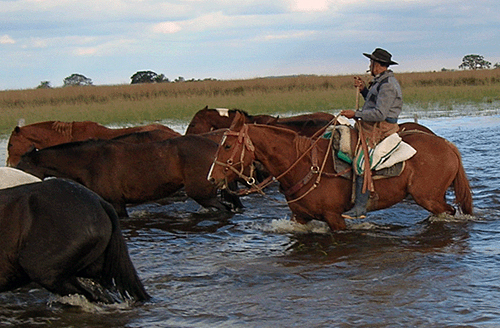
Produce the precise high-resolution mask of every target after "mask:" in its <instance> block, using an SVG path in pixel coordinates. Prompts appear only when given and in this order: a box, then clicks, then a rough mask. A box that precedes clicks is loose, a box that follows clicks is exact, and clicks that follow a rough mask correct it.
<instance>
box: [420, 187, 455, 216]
mask: <svg viewBox="0 0 500 328" xmlns="http://www.w3.org/2000/svg"><path fill="white" fill-rule="evenodd" d="M411 195H412V196H413V199H414V200H415V202H416V203H417V204H418V205H420V206H422V207H423V208H425V209H426V210H428V211H429V212H431V213H432V214H436V215H437V214H441V213H447V214H451V215H454V214H455V212H456V210H455V208H454V207H453V206H451V205H450V204H448V203H446V199H445V196H444V193H442V194H441V195H435V196H432V195H431V194H426V193H419V192H417V193H411Z"/></svg>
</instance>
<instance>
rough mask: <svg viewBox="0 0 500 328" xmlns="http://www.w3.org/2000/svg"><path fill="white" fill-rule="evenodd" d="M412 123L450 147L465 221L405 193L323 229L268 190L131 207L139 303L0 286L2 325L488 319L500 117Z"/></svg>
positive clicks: (494, 268)
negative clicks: (103, 304)
mask: <svg viewBox="0 0 500 328" xmlns="http://www.w3.org/2000/svg"><path fill="white" fill-rule="evenodd" d="M419 122H420V123H422V124H424V125H426V126H428V127H430V128H431V129H432V130H433V131H435V132H436V133H437V134H439V135H441V136H443V137H445V138H447V139H448V140H450V141H452V142H453V143H455V144H456V145H457V146H458V148H459V149H460V151H461V153H462V156H463V163H464V167H465V170H466V172H467V174H468V177H469V179H470V182H471V186H472V189H473V197H474V206H475V212H476V215H475V216H458V217H447V216H442V217H441V216H440V217H430V216H429V213H428V212H426V211H425V210H423V209H422V208H420V207H419V206H417V205H416V204H414V203H413V202H411V201H404V202H402V203H400V204H397V205H395V206H393V207H392V208H390V209H386V210H381V211H377V212H373V213H370V214H369V216H368V217H367V219H365V220H354V221H351V222H349V226H348V229H347V230H346V231H342V232H335V233H331V232H329V231H328V229H327V227H326V225H325V224H323V223H322V222H312V223H311V224H310V225H308V226H306V227H303V226H300V225H296V224H294V223H292V222H290V221H289V217H290V212H289V210H288V207H287V206H286V203H285V202H284V198H283V196H282V195H281V194H279V192H278V189H277V187H276V186H273V187H272V188H270V189H269V190H268V192H267V195H266V196H265V197H262V196H259V195H250V196H245V197H244V198H243V199H242V202H243V204H244V205H245V206H246V208H245V210H244V212H243V213H239V214H234V215H220V214H218V213H214V212H211V211H205V210H201V209H200V207H199V205H198V204H196V203H195V202H193V201H190V200H178V201H175V202H173V203H166V204H165V205H159V204H144V205H140V206H135V207H133V208H130V209H129V212H130V215H131V217H130V218H128V219H123V220H122V227H123V232H124V235H125V237H126V239H127V241H128V246H129V250H130V253H131V256H132V259H133V261H134V264H135V265H136V267H137V270H138V271H139V275H140V276H141V278H142V279H143V281H144V283H145V285H146V288H147V290H148V292H149V293H150V294H151V295H152V296H153V300H152V301H151V302H149V303H147V304H145V305H142V306H139V307H107V308H100V307H97V308H96V307H85V306H78V307H71V306H69V304H74V303H75V302H77V300H74V299H72V300H66V301H65V300H60V299H58V298H57V297H55V296H52V295H50V294H49V293H47V292H46V291H44V290H43V289H40V288H38V287H37V286H34V285H32V286H28V287H23V288H22V289H20V290H16V291H14V292H6V293H1V294H0V326H2V325H6V326H8V325H12V326H13V325H24V326H26V327H31V326H35V325H37V324H45V325H49V324H50V325H51V326H54V327H67V326H72V327H291V326H294V327H296V326H301V327H332V326H334V327H496V326H500V307H498V299H499V298H500V288H499V287H498V281H499V279H500V246H498V245H500V233H499V231H500V226H499V222H498V218H499V212H500V201H499V200H500V190H499V185H500V181H499V177H498V176H499V170H498V164H497V163H498V158H497V155H498V148H499V146H498V144H499V142H500V116H499V115H490V116H479V115H478V116H465V117H452V118H450V117H445V118H431V117H428V118H425V117H424V118H421V119H420V121H419ZM4 144H5V142H4V143H3V145H4ZM2 148H3V149H4V147H2ZM0 156H4V154H0ZM0 160H3V158H0ZM453 198H454V196H453V194H452V193H450V195H449V200H450V202H451V201H452V200H453ZM54 298H55V301H54Z"/></svg>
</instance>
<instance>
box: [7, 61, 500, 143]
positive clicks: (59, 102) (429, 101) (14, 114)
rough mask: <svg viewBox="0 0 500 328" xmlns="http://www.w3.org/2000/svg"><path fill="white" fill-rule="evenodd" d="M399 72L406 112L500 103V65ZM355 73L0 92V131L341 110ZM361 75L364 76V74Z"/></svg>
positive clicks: (350, 99) (351, 98)
mask: <svg viewBox="0 0 500 328" xmlns="http://www.w3.org/2000/svg"><path fill="white" fill-rule="evenodd" d="M396 77H397V78H398V80H399V81H400V83H401V87H402V89H403V94H404V101H405V105H404V108H403V112H404V113H405V115H414V114H413V113H414V112H416V111H419V112H421V111H428V112H440V113H445V114H446V113H448V112H450V111H454V110H456V109H457V108H465V110H468V109H467V108H470V109H471V110H473V111H487V110H491V109H492V108H498V107H499V106H498V104H499V103H500V69H494V70H477V71H446V72H426V73H397V72H396ZM352 78H353V76H352V75H345V76H295V77H277V78H259V79H251V80H233V81H216V80H205V81H188V82H180V83H179V82H177V83H161V84H141V85H116V86H87V87H65V88H54V89H30V90H11V91H0V114H1V115H0V134H7V133H10V131H11V130H12V128H13V127H14V126H15V125H16V124H17V122H18V121H19V119H24V120H25V122H26V124H31V123H35V122H39V121H47V120H60V121H85V120H90V121H95V122H99V123H101V124H106V125H109V124H117V125H124V124H141V123H144V122H154V121H164V120H183V121H185V120H189V119H190V118H191V117H192V116H193V115H194V114H195V113H196V112H197V111H198V110H200V109H202V108H204V107H205V106H209V107H210V108H216V107H224V108H239V109H243V110H245V111H247V112H248V113H250V114H293V113H302V112H318V111H325V112H338V111H339V110H341V109H346V108H354V106H355V90H354V88H353V86H352ZM364 78H365V80H366V81H369V76H364ZM361 103H362V101H361ZM440 116H441V114H440Z"/></svg>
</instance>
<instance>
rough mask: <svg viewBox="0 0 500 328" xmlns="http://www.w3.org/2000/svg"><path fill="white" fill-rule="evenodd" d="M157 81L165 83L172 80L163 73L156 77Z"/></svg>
mask: <svg viewBox="0 0 500 328" xmlns="http://www.w3.org/2000/svg"><path fill="white" fill-rule="evenodd" d="M155 82H156V83H163V82H170V81H169V80H168V78H167V77H166V76H165V75H163V74H159V75H158V76H157V77H156V81H155Z"/></svg>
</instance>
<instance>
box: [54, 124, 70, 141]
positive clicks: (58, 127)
mask: <svg viewBox="0 0 500 328" xmlns="http://www.w3.org/2000/svg"><path fill="white" fill-rule="evenodd" d="M73 123H74V122H61V121H54V122H53V123H52V130H55V131H57V132H59V133H60V134H62V135H63V136H65V137H69V138H73Z"/></svg>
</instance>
